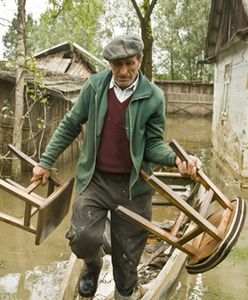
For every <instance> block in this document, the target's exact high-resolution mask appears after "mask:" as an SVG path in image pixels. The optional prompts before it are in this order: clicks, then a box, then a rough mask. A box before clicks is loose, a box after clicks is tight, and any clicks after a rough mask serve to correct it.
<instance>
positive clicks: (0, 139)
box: [0, 43, 105, 173]
mask: <svg viewBox="0 0 248 300" xmlns="http://www.w3.org/2000/svg"><path fill="white" fill-rule="evenodd" d="M35 59H36V65H37V66H38V67H39V69H37V70H40V69H43V71H42V76H41V77H39V78H38V79H37V78H35V76H36V75H35V72H34V73H28V74H27V77H26V82H27V88H26V90H25V95H24V99H25V113H24V115H25V121H24V126H23V146H22V150H23V151H24V152H25V153H27V154H29V155H32V156H33V157H34V158H35V159H38V158H39V155H40V154H41V153H42V152H43V151H44V148H45V146H46V144H47V143H48V141H49V139H50V138H51V136H52V134H53V132H54V130H55V128H56V127H57V125H58V123H59V122H60V120H61V119H62V118H63V116H64V114H65V113H66V112H67V111H68V110H69V109H70V108H71V107H72V105H73V102H74V101H75V99H76V98H77V96H78V95H79V92H80V90H81V88H82V85H83V83H84V82H85V81H86V80H87V78H88V77H89V76H90V75H91V74H93V73H95V72H96V71H97V70H99V68H105V65H104V63H102V62H101V61H100V60H98V59H97V58H96V57H94V56H93V55H91V54H90V53H88V52H87V51H86V50H85V49H83V48H82V47H80V46H79V45H77V44H70V43H64V44H59V45H57V46H55V47H52V48H50V49H47V50H44V51H42V52H40V53H38V54H36V55H35ZM37 70H36V72H37ZM39 76H40V75H39ZM15 81H16V70H15V68H13V67H10V66H9V63H8V62H6V61H0V155H1V157H2V159H1V161H0V167H1V170H3V172H5V173H7V172H8V170H9V169H10V168H9V162H8V160H7V161H6V160H5V159H4V158H6V154H7V152H8V149H7V144H8V143H12V131H13V116H14V107H15ZM34 94H36V96H35V97H34ZM39 97H40V98H42V97H43V98H44V99H47V100H48V101H47V103H45V104H44V103H42V102H43V101H40V100H42V99H40V100H37V98H39ZM35 99H36V100H35ZM28 111H29V112H30V113H27V112H28ZM78 152H79V144H78V142H77V141H76V142H74V143H73V145H72V146H70V147H69V148H68V149H67V150H66V151H65V153H64V154H63V155H62V156H61V158H60V159H59V163H65V162H67V161H69V160H71V159H73V158H75V157H77V156H78ZM6 162H7V163H6ZM3 166H4V167H3Z"/></svg>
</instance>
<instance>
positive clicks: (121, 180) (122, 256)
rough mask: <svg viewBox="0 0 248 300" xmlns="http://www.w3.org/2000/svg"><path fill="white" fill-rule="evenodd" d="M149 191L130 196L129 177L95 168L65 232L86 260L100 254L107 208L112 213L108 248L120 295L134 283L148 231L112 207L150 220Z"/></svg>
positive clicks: (124, 293)
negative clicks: (118, 207)
mask: <svg viewBox="0 0 248 300" xmlns="http://www.w3.org/2000/svg"><path fill="white" fill-rule="evenodd" d="M151 197H152V192H151V191H149V192H147V193H145V194H142V195H140V196H138V197H134V198H132V200H130V199H129V176H128V175H119V174H111V173H105V172H99V171H96V172H95V173H94V176H93V178H92V180H91V183H90V184H89V185H88V187H87V188H86V190H85V191H84V192H83V193H82V194H81V195H78V196H77V197H76V199H75V202H74V205H73V215H72V220H71V227H70V229H69V231H68V232H67V234H66V237H67V238H68V239H69V240H70V247H71V249H72V251H73V252H74V254H75V255H76V256H77V257H78V258H82V259H84V261H85V262H90V261H92V260H94V259H95V258H96V257H98V255H99V251H100V249H101V247H102V244H103V234H104V229H105V222H106V217H107V213H108V211H110V212H111V248H112V264H113V275H114V280H115V284H116V288H117V290H118V291H119V293H120V294H121V295H123V296H128V295H130V294H131V293H132V290H133V288H134V287H135V286H136V284H137V265H138V264H139V261H140V257H141V254H142V251H143V249H144V246H145V243H146V240H147V236H148V233H147V232H146V231H145V230H143V229H141V228H140V227H138V226H137V225H135V224H133V223H131V222H130V221H127V220H124V219H123V218H122V217H120V216H119V215H118V214H117V213H116V212H115V209H116V207H117V206H118V205H122V206H124V207H126V208H128V209H130V210H132V211H134V212H136V213H138V214H140V215H141V216H143V217H145V218H146V219H149V220H150V219H151V213H152V204H151Z"/></svg>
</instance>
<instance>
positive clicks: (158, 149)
mask: <svg viewBox="0 0 248 300" xmlns="http://www.w3.org/2000/svg"><path fill="white" fill-rule="evenodd" d="M111 78H112V72H111V71H110V70H107V71H103V72H100V73H97V74H94V75H92V76H91V77H90V78H89V79H88V80H87V82H86V83H85V84H84V86H83V87H82V90H81V92H80V95H79V97H78V100H77V102H76V103H75V104H74V106H73V107H72V109H71V110H70V111H69V112H68V113H67V114H66V115H65V117H64V119H63V120H62V121H61V122H60V124H59V126H58V128H57V129H56V131H55V133H54V135H53V137H52V139H51V141H50V142H49V144H48V145H47V147H46V150H45V152H44V153H43V154H42V157H41V160H40V163H39V165H40V166H42V167H44V168H47V169H51V167H52V165H53V163H54V162H55V161H56V159H57V158H58V157H59V155H60V154H61V153H62V152H63V151H64V150H65V149H66V148H67V147H68V146H69V145H70V144H71V143H72V141H73V140H74V139H75V138H76V137H77V136H78V134H79V133H80V132H81V129H82V125H83V124H84V123H86V122H87V134H86V138H85V141H84V145H83V148H82V151H81V153H80V157H79V159H78V164H77V173H76V179H77V192H79V193H80V192H82V191H83V190H84V189H85V188H86V187H87V185H88V184H89V182H90V180H91V178H92V175H93V173H94V170H95V164H96V155H97V150H98V147H99V143H100V139H101V131H102V128H103V123H104V117H105V114H106V111H107V108H108V101H107V100H108V88H109V83H110V80H111ZM164 122H165V100H164V94H163V92H162V91H161V90H160V89H159V88H158V87H157V86H156V85H155V84H153V83H151V82H150V81H148V79H147V78H146V77H145V76H144V75H142V74H141V73H140V80H139V84H138V86H137V88H136V90H135V92H134V94H133V95H132V99H131V102H130V104H129V106H128V108H127V110H126V134H127V137H128V139H129V142H130V152H131V158H132V162H133V169H132V172H131V176H130V185H129V191H130V195H131V196H136V195H139V194H142V193H144V192H146V191H148V190H149V189H150V187H149V185H148V184H147V183H146V182H145V181H144V180H143V179H142V178H141V177H139V172H140V170H141V168H143V169H144V170H146V171H147V172H148V173H151V172H152V169H151V163H159V164H162V165H167V166H173V165H174V162H175V153H174V152H173V151H172V149H171V148H170V147H169V146H168V145H166V144H164V142H163V133H164Z"/></svg>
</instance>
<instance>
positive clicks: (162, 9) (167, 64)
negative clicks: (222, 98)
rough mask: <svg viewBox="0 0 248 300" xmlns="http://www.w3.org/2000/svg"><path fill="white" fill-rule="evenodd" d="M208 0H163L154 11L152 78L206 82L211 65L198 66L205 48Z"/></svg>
mask: <svg viewBox="0 0 248 300" xmlns="http://www.w3.org/2000/svg"><path fill="white" fill-rule="evenodd" d="M210 4H211V3H210V1H209V0H166V1H160V2H159V3H158V8H157V11H156V14H155V24H156V28H155V29H154V32H155V51H154V54H155V60H156V61H157V62H158V63H157V64H156V68H155V72H156V74H157V76H156V77H160V78H163V79H172V80H189V81H192V80H194V81H210V80H211V79H212V76H213V75H212V74H213V73H212V67H211V66H209V65H207V66H205V65H204V66H203V65H199V64H198V61H199V60H200V59H202V56H203V55H204V49H205V39H206V35H207V28H208V18H209V10H210Z"/></svg>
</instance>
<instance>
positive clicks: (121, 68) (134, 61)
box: [110, 56, 142, 89]
mask: <svg viewBox="0 0 248 300" xmlns="http://www.w3.org/2000/svg"><path fill="white" fill-rule="evenodd" d="M141 60H142V57H140V56H133V57H128V58H123V59H119V60H117V61H113V62H110V67H111V69H112V73H113V76H114V81H115V83H116V84H117V85H118V86H119V87H120V88H121V89H125V88H127V87H129V86H130V85H131V84H132V83H133V82H134V81H135V79H136V77H137V75H138V72H139V69H140V66H141Z"/></svg>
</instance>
